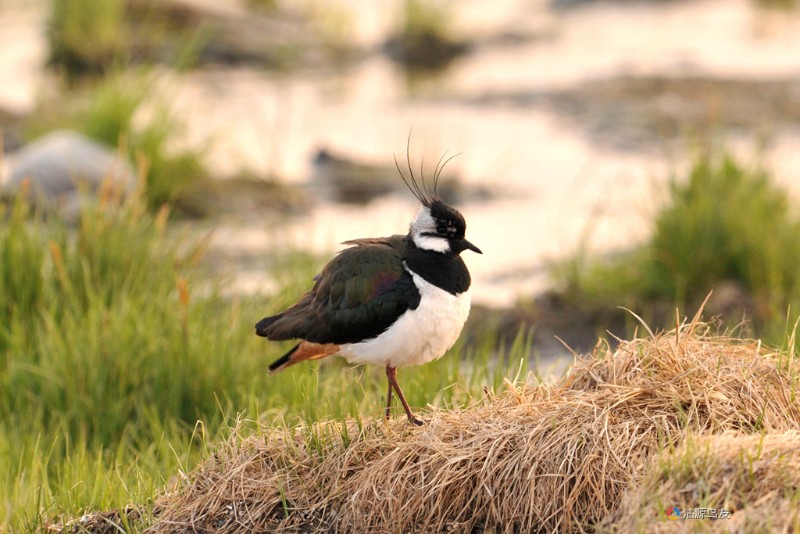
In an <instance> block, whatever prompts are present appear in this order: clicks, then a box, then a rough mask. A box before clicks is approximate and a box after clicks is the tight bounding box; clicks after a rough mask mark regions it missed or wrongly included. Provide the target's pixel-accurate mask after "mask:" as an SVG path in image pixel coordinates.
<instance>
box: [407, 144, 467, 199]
mask: <svg viewBox="0 0 800 534" xmlns="http://www.w3.org/2000/svg"><path fill="white" fill-rule="evenodd" d="M459 155H460V153H458V154H453V155H452V156H449V157H448V156H447V152H445V153H444V154H443V155H442V157H441V158H439V161H438V162H437V163H436V168H435V169H434V171H433V178H432V179H431V180H430V181H429V180H428V179H426V177H425V168H424V164H425V160H424V158H421V159H420V163H419V179H417V176H416V175H415V174H414V169H413V167H412V166H411V132H409V133H408V141H407V142H406V164H405V167H406V171H403V169H402V168H401V167H400V163H399V162H398V161H397V155H395V156H394V165H395V167H397V172H398V173H400V178H402V180H403V183H405V184H406V187H408V189H409V191H411V194H413V195H414V196H415V197H417V200H419V201H420V202H421V203H422V205H423V206H426V207H428V208H430V207H431V204H433V202H434V201H435V200H439V195H438V193H437V189H438V187H439V178H440V177H441V175H442V171H443V170H444V167H445V165H447V164H448V163H449V162H450V160H451V159H453V158H455V157H456V156H459ZM406 172H407V173H408V175H407V176H406Z"/></svg>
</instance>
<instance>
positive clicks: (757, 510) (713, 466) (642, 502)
mask: <svg viewBox="0 0 800 534" xmlns="http://www.w3.org/2000/svg"><path fill="white" fill-rule="evenodd" d="M674 506H677V507H678V508H679V509H680V510H681V511H682V514H683V515H684V516H686V518H681V519H677V520H675V521H676V522H680V523H681V524H680V527H681V530H682V531H685V529H689V531H694V532H798V531H800V432H798V431H796V430H791V431H787V432H781V433H774V434H762V435H758V434H755V435H743V434H739V433H733V432H726V433H723V434H717V435H709V436H690V437H688V438H687V439H686V440H685V441H684V442H683V443H682V444H681V445H680V446H679V447H678V448H677V449H676V450H673V451H668V452H665V453H662V454H661V455H659V456H658V458H657V459H656V460H655V461H654V462H652V464H651V465H650V467H649V468H648V470H647V471H646V473H645V475H644V477H643V480H642V482H641V485H640V486H639V487H637V489H636V490H635V491H632V492H631V493H630V494H628V495H626V496H625V498H624V499H623V503H622V505H621V506H620V508H619V509H618V511H617V513H616V514H615V515H614V517H612V518H611V519H610V520H609V521H608V522H607V523H605V524H603V525H602V526H601V528H600V529H599V530H600V531H607V532H656V533H658V532H675V528H676V526H675V525H674V524H672V523H673V521H668V520H667V517H666V509H667V508H668V507H669V508H672V507H674ZM723 510H724V514H723ZM700 514H703V515H705V516H706V517H708V516H709V515H712V516H714V517H717V519H716V520H713V519H699V517H698V516H699V515H700ZM728 514H729V515H728ZM720 517H723V518H720Z"/></svg>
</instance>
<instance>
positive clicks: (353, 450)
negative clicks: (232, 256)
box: [148, 321, 800, 533]
mask: <svg viewBox="0 0 800 534" xmlns="http://www.w3.org/2000/svg"><path fill="white" fill-rule="evenodd" d="M797 370H798V366H797V365H796V363H795V361H794V360H787V357H786V355H785V354H781V353H779V352H776V351H771V350H767V349H765V348H763V347H762V346H761V345H760V343H758V342H755V341H747V340H738V339H732V338H729V337H724V336H714V335H711V334H710V333H709V329H708V327H707V326H706V325H704V324H702V323H698V322H697V321H693V322H692V323H690V324H683V325H681V326H680V327H679V328H677V329H676V330H674V331H672V332H666V333H661V334H658V335H655V336H651V337H648V338H646V339H635V340H633V341H626V342H622V343H621V344H620V345H619V347H618V348H617V349H616V350H614V351H611V350H609V349H608V348H607V347H605V346H599V347H598V348H597V349H596V350H595V353H594V354H593V355H592V356H591V357H589V358H587V359H585V360H579V361H577V362H576V364H575V366H574V368H573V370H572V371H571V373H570V374H569V375H567V376H566V377H565V378H564V379H563V380H562V381H561V382H559V383H557V384H539V385H535V386H533V385H525V384H523V385H515V384H511V383H507V389H506V390H505V391H504V392H501V393H499V394H493V393H487V395H486V397H485V398H484V399H482V401H481V402H479V403H478V404H476V405H474V406H471V407H470V408H468V409H466V410H463V411H447V410H438V409H432V410H431V411H430V412H429V413H428V414H427V420H428V423H427V424H426V425H425V426H424V427H421V428H414V427H411V426H410V425H408V424H407V423H406V422H405V421H404V420H394V421H390V422H389V423H388V424H383V423H382V422H378V421H372V422H369V421H368V422H363V421H352V420H350V421H346V422H323V423H318V424H316V425H313V426H311V427H309V428H295V429H268V428H262V429H260V432H259V433H258V434H257V435H251V436H248V437H245V436H243V435H241V434H240V433H239V432H234V435H233V436H232V437H231V438H230V439H229V440H228V441H227V442H226V443H224V444H222V446H221V447H220V448H219V450H218V451H217V452H216V453H215V454H214V455H213V456H212V457H211V458H210V459H209V460H208V461H206V462H205V463H204V464H203V465H201V466H200V467H198V468H197V469H196V470H195V471H194V472H192V473H190V474H189V475H188V477H187V478H186V480H185V481H184V482H183V483H181V484H180V485H179V486H178V487H176V488H175V489H174V491H173V492H172V493H170V494H167V495H165V496H163V497H162V498H161V499H160V501H159V502H158V503H157V508H158V509H159V510H160V513H159V517H158V519H157V521H156V523H155V524H154V525H153V526H152V527H151V528H150V529H149V530H148V532H152V533H166V532H186V531H194V532H212V531H213V532H237V533H238V532H252V531H261V532H320V531H321V532H379V533H380V532H386V533H394V532H447V531H454V532H470V531H477V532H480V531H484V530H492V529H496V530H498V531H507V532H537V531H556V530H558V531H565V532H583V531H592V530H595V529H596V528H597V527H598V525H600V524H601V523H602V521H603V520H607V518H608V517H609V516H611V515H612V514H614V513H615V512H616V511H617V510H618V509H619V507H620V505H621V503H622V499H623V496H624V495H625V494H626V493H627V492H628V491H629V490H630V489H631V488H635V487H636V485H637V484H638V482H639V481H640V480H641V477H642V476H643V473H644V472H645V469H646V467H647V466H649V465H650V464H651V463H652V460H653V459H654V458H656V457H657V456H658V454H659V453H661V452H662V451H664V450H670V449H674V448H675V447H678V446H679V445H680V444H681V443H682V441H683V440H684V439H685V437H686V436H687V435H711V434H718V433H724V432H731V431H736V432H739V433H743V434H746V433H765V432H766V433H773V432H784V431H788V430H791V429H797V428H798V427H799V426H800V405H798V403H797V400H796V393H797V391H796V389H797V388H796V376H797ZM726 435H727V434H726Z"/></svg>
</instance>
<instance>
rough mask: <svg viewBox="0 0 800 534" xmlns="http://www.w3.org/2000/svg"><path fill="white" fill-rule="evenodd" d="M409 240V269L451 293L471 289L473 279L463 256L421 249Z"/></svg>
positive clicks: (407, 260)
mask: <svg viewBox="0 0 800 534" xmlns="http://www.w3.org/2000/svg"><path fill="white" fill-rule="evenodd" d="M409 241H411V242H410V243H409V246H408V253H407V256H406V265H408V268H409V269H411V270H412V271H414V272H415V273H416V274H418V275H419V276H421V277H422V279H423V280H425V281H426V282H428V283H430V284H433V285H435V286H436V287H438V288H440V289H443V290H445V291H447V292H448V293H450V294H453V295H458V294H460V293H464V292H465V291H466V290H468V289H469V286H470V284H471V283H472V279H471V278H470V276H469V271H468V270H467V266H466V264H464V260H462V259H461V256H457V255H453V254H442V253H441V252H434V251H432V250H425V249H421V248H419V247H417V246H416V245H415V244H414V242H413V241H412V240H411V239H409Z"/></svg>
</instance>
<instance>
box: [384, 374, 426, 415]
mask: <svg viewBox="0 0 800 534" xmlns="http://www.w3.org/2000/svg"><path fill="white" fill-rule="evenodd" d="M386 377H387V378H388V379H389V391H391V389H392V388H394V390H395V391H396V392H397V396H398V397H400V402H402V403H403V408H405V410H406V415H407V416H408V420H409V422H410V423H411V424H412V425H416V426H421V425H422V424H423V422H422V420H421V419H417V416H415V415H414V412H412V411H411V407H410V406H409V405H408V401H406V396H405V395H403V390H402V389H400V385H399V384H398V383H397V367H391V366H389V365H387V366H386ZM386 413H387V414H388V413H389V411H388V407H387V411H386Z"/></svg>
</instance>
